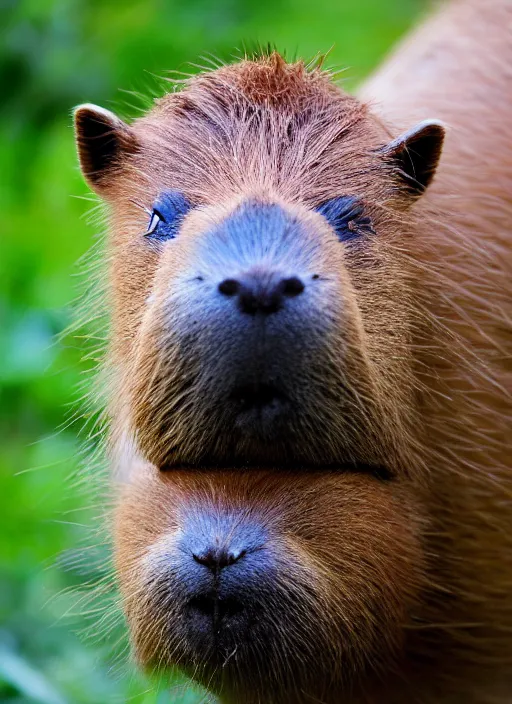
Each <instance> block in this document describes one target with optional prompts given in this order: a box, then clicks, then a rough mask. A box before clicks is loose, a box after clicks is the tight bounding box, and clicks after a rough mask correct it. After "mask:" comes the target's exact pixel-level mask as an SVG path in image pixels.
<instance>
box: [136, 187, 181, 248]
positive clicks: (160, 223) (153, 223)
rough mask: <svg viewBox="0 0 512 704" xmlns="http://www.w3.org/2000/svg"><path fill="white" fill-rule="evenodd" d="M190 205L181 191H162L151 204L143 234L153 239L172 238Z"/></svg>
mask: <svg viewBox="0 0 512 704" xmlns="http://www.w3.org/2000/svg"><path fill="white" fill-rule="evenodd" d="M191 207H192V205H191V203H190V201H189V200H188V199H187V198H186V197H185V196H184V195H183V193H180V192H179V191H164V192H163V193H161V194H160V195H159V197H158V198H157V200H156V201H155V203H154V204H153V209H152V210H151V211H150V217H149V223H148V226H147V229H146V232H145V233H144V236H145V237H148V238H151V239H153V240H170V239H173V238H174V237H176V235H177V234H178V232H179V229H180V227H181V224H182V222H183V219H184V218H185V215H186V214H187V213H188V211H189V210H190V209H191Z"/></svg>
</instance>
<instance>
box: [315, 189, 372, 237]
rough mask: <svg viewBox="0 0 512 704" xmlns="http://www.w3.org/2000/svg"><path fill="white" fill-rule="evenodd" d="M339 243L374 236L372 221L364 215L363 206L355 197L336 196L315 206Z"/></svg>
mask: <svg viewBox="0 0 512 704" xmlns="http://www.w3.org/2000/svg"><path fill="white" fill-rule="evenodd" d="M316 210H317V212H319V213H320V215H323V216H324V218H325V219H326V220H327V222H328V223H329V225H330V226H331V227H332V228H333V230H334V231H335V232H336V234H337V235H338V238H339V240H340V241H341V242H350V241H352V240H355V239H358V238H359V237H361V236H364V235H374V234H375V231H374V229H373V226H372V221H371V219H370V218H369V217H367V216H365V214H364V206H363V204H362V203H361V201H360V200H358V199H357V198H356V197H355V196H338V197H337V198H331V199H330V200H326V201H325V202H324V203H322V204H321V205H319V206H317V208H316Z"/></svg>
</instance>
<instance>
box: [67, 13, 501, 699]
mask: <svg viewBox="0 0 512 704" xmlns="http://www.w3.org/2000/svg"><path fill="white" fill-rule="evenodd" d="M511 22H512V10H511V6H510V4H508V3H507V2H506V0H486V1H485V2H484V0H480V1H477V0H469V1H468V0H466V1H462V2H456V3H454V4H453V6H451V7H450V8H448V9H447V10H445V11H443V12H442V13H441V14H440V16H439V17H438V18H435V19H434V20H432V22H431V24H430V25H427V26H426V27H425V28H424V29H422V30H420V33H419V34H418V36H417V38H416V39H415V40H414V41H413V42H412V43H411V44H410V45H408V46H405V47H404V48H403V49H402V51H401V52H400V53H399V54H398V57H397V59H395V60H394V63H393V60H392V62H391V64H390V67H389V68H387V69H386V68H384V70H383V72H382V73H381V74H380V75H377V77H376V78H375V79H374V82H373V83H372V82H370V83H369V84H368V85H367V86H366V87H365V88H364V89H363V92H362V95H363V96H364V101H363V102H361V101H360V100H358V99H355V98H353V97H350V96H347V95H345V94H344V93H343V92H342V91H340V90H339V89H338V88H337V87H336V86H335V85H334V84H333V83H332V82H331V80H330V77H329V76H328V75H327V74H324V73H323V72H322V71H320V70H318V69H313V70H311V71H309V72H308V71H307V70H305V68H304V66H303V65H302V64H300V63H298V64H292V65H288V64H286V63H285V62H284V61H283V60H282V59H281V58H280V57H279V56H277V55H275V54H274V55H272V56H270V57H266V58H265V57H264V58H261V59H258V60H255V61H248V60H247V61H242V62H241V63H239V64H236V65H233V66H227V67H223V68H220V69H219V70H217V71H215V72H213V73H211V74H203V75H201V76H199V77H197V78H194V79H192V80H191V81H190V82H189V84H188V85H187V86H186V88H185V89H184V90H183V91H181V92H178V93H174V94H170V95H167V96H165V97H164V98H162V99H161V100H160V101H158V102H157V104H156V105H155V107H154V109H153V110H152V111H151V112H150V113H149V114H148V115H147V116H145V117H143V118H141V119H139V120H137V121H135V123H134V124H133V125H132V126H131V127H130V128H127V129H128V131H127V132H123V144H124V147H123V156H122V158H119V159H118V161H117V163H116V164H111V165H110V169H109V174H108V178H107V179H103V180H101V179H100V180H93V179H94V174H91V173H89V177H90V178H91V181H93V183H94V186H95V187H96V188H97V190H98V191H99V192H101V194H102V195H104V196H105V197H106V198H107V200H108V201H109V203H110V206H111V239H110V253H111V260H112V267H111V305H112V320H113V322H112V344H111V351H110V368H111V386H112V392H113V393H112V401H111V407H110V413H111V417H112V443H111V444H112V448H113V458H114V459H113V461H114V463H115V464H116V465H117V467H118V476H119V477H120V478H122V479H123V481H124V486H123V487H122V489H121V491H120V497H119V503H118V509H117V514H116V529H115V535H116V544H117V547H116V565H117V570H118V574H119V580H120V585H121V590H122V592H123V595H124V599H125V608H126V614H127V619H128V623H129V625H130V629H131V634H132V640H133V645H134V649H135V652H136V654H137V657H138V659H139V661H140V662H141V663H142V664H145V665H148V666H151V667H158V666H164V667H165V666H167V665H169V664H172V663H178V664H180V665H182V666H183V667H184V668H185V669H186V670H187V671H188V672H189V673H190V674H191V675H193V676H195V677H197V678H198V679H199V680H201V681H202V682H203V683H204V684H206V685H209V686H211V687H212V688H213V689H214V690H215V691H217V692H220V693H221V694H222V696H223V697H224V699H225V701H227V702H239V703H242V702H243V703H244V704H245V703H247V704H253V703H254V704H256V702H265V703H267V702H269V703H270V702H272V703H273V704H281V703H282V704H292V702H308V701H322V702H333V703H334V702H339V701H347V702H367V703H370V702H371V703H375V704H377V703H378V704H385V703H386V702H389V703H390V704H391V702H393V703H403V704H406V703H408V702H411V701H415V702H424V703H428V704H431V703H433V702H447V703H451V704H454V703H455V702H459V701H466V702H468V703H470V702H474V703H475V704H476V703H477V702H478V703H483V702H489V703H490V702H497V703H500V704H505V702H507V701H508V699H509V698H510V692H511V691H512V597H511V596H510V593H511V591H512V510H511V508H512V505H511V498H512V472H511V468H510V447H509V446H510V431H511V416H512V414H511V398H510V397H511V388H512V384H511V363H510V354H511V346H512V344H511V341H512V337H511V327H510V313H511V310H512V306H511V293H512V285H511V281H512V278H511V269H512V266H511V261H510V260H511V249H512V248H511V246H510V229H511V227H512V201H511V197H510V193H511V192H512V146H511V145H512V142H511V141H510V138H509V135H508V121H509V117H510V115H511V113H512V90H511V88H510V83H509V82H510V68H509V67H510V65H511V63H512V48H511V47H512V43H511V41H510V39H511V29H510V27H511ZM436 57H441V58H439V59H437V58H436ZM368 101H370V103H371V106H370V107H368V106H367V102H368ZM427 117H439V118H442V119H444V120H445V121H446V123H447V124H448V126H449V132H448V137H447V142H446V148H445V151H444V154H443V156H442V158H441V164H440V167H439V171H438V173H437V176H436V179H435V181H434V184H433V186H432V187H431V188H430V189H429V191H428V193H427V195H426V196H424V197H422V198H421V199H419V200H418V201H417V202H415V203H412V202H411V199H410V196H409V195H407V194H406V193H405V192H404V191H403V189H402V188H401V186H400V178H399V175H397V174H396V173H395V171H394V170H393V168H392V165H391V164H390V162H389V160H387V159H386V158H383V155H382V152H380V151H379V147H382V146H383V145H384V144H386V142H388V141H389V139H390V137H391V136H396V134H397V133H398V129H397V128H396V125H399V127H405V126H410V125H411V124H412V123H413V122H414V120H415V119H424V118H427ZM385 124H389V125H395V126H393V127H389V128H388V127H386V126H385ZM79 127H80V125H79ZM122 129H123V130H124V129H125V128H124V127H123V128H122ZM79 132H80V130H79ZM83 153H84V149H82V164H83V166H84V168H85V170H86V171H87V161H86V160H85V159H84V154H83ZM114 175H115V177H114ZM168 188H179V189H180V190H182V191H183V192H185V194H186V195H187V196H188V197H189V198H190V199H191V200H192V202H193V203H194V204H197V205H198V206H200V207H198V208H197V209H196V210H194V211H192V212H191V213H190V214H189V215H188V216H187V218H186V220H185V222H184V225H183V229H182V231H181V232H180V235H179V238H178V239H176V241H173V243H172V247H165V248H163V249H162V248H155V249H151V248H150V247H149V246H148V243H147V241H145V240H144V239H143V237H142V236H141V233H143V232H144V228H145V225H146V220H145V216H144V214H143V213H142V212H141V210H140V208H138V207H137V206H136V205H134V203H141V204H144V205H145V206H147V207H151V203H152V202H153V201H154V199H155V197H156V196H157V195H158V193H159V192H160V191H161V190H162V189H168ZM347 194H348V195H357V196H358V197H360V198H361V199H362V200H363V202H364V203H365V206H366V209H367V212H368V213H369V214H370V215H371V217H372V220H373V224H374V228H375V230H376V233H377V236H376V238H375V239H373V240H372V242H371V244H369V245H368V248H367V249H366V250H365V251H364V252H362V251H361V250H360V249H356V250H355V251H353V252H352V253H351V251H350V250H349V249H348V248H345V247H344V246H343V245H342V244H341V243H339V242H337V240H336V239H335V237H334V236H333V234H332V232H331V230H330V228H329V227H328V226H327V225H326V224H325V223H324V222H323V220H322V218H320V216H319V215H318V214H316V213H314V212H312V210H311V208H312V207H313V206H315V205H317V204H318V203H320V202H322V201H324V200H326V199H327V198H331V197H335V196H339V195H347ZM248 197H251V198H256V199H258V200H260V201H263V202H273V203H279V204H281V205H282V206H283V207H284V208H285V209H287V210H288V211H289V212H290V213H293V215H294V217H295V218H296V219H297V221H299V222H300V223H302V224H303V226H304V228H305V229H306V231H307V233H308V235H307V236H308V237H309V238H314V240H315V242H316V243H319V247H318V252H319V254H318V255H317V258H316V259H315V266H317V267H318V271H319V272H320V273H321V275H322V276H324V277H325V278H326V279H328V280H330V281H332V282H333V283H332V286H333V288H332V291H331V293H328V294H326V299H325V310H326V314H327V313H328V314H329V315H332V316H334V317H335V319H336V320H337V322H338V326H337V332H336V333H335V334H333V335H332V337H331V338H330V339H329V341H328V342H329V344H328V348H329V350H330V352H329V354H328V356H327V357H326V359H325V360H324V361H323V362H322V364H323V366H322V370H321V372H322V374H323V375H324V382H325V384H324V387H322V388H323V389H324V390H322V392H321V393H320V392H318V393H319V394H320V395H319V396H317V397H311V398H310V399H309V401H310V402H311V405H313V406H314V407H315V413H313V414H311V417H308V423H307V424H305V425H304V427H301V428H300V432H298V433H297V439H296V442H295V443H294V444H293V445H292V446H290V445H286V446H278V447H277V449H276V448H274V449H273V455H272V456H268V455H266V454H265V448H261V447H253V446H247V445H244V444H243V443H238V444H237V443H233V442H232V441H231V434H230V430H231V429H228V428H224V427H222V424H221V423H216V420H215V417H214V416H215V414H214V413H213V412H212V409H211V408H210V407H209V406H208V403H209V399H208V398H207V394H206V393H204V389H205V388H206V387H201V383H200V382H199V381H198V380H197V374H196V372H195V371H194V364H195V365H198V364H199V362H198V361H197V359H195V358H194V357H193V356H192V357H189V356H186V357H184V356H183V352H182V349H181V348H180V347H179V346H178V345H177V342H176V339H175V337H173V325H178V322H179V321H178V313H177V312H175V313H172V311H171V314H170V317H165V316H164V312H166V311H167V310H168V304H169V301H171V302H172V301H175V300H177V299H176V295H177V294H176V291H177V290H178V289H177V288H176V286H177V283H176V282H177V281H178V277H179V275H180V273H181V271H182V270H183V267H184V265H185V264H186V263H187V262H190V261H194V257H195V256H196V251H197V250H196V248H197V246H198V243H200V241H201V238H202V236H203V235H204V233H205V231H207V230H208V228H210V227H211V226H212V225H213V224H215V223H218V222H221V221H222V220H223V218H225V217H226V215H227V214H228V213H230V212H232V211H233V209H234V208H236V206H237V204H238V203H239V202H240V201H241V200H242V199H244V198H248ZM173 287H174V288H173ZM150 294H151V296H152V299H151V301H150V303H149V304H148V303H147V299H148V296H150ZM173 296H174V298H173ZM339 300H341V301H342V304H343V305H340V304H339V303H338V301H339ZM173 310H178V312H179V308H178V309H173ZM173 315H174V317H173ZM166 316H167V312H166ZM341 350H343V351H344V354H341V352H340V351H341ZM209 352H210V353H211V354H212V355H213V354H214V352H215V350H209ZM312 369H313V371H315V373H316V370H315V369H314V367H312ZM318 373H320V371H318ZM312 374H313V372H312ZM315 383H316V382H315ZM339 388H343V393H340V392H339ZM325 389H326V390H325ZM322 394H323V395H322ZM322 402H323V403H322ZM205 409H206V410H205ZM315 414H316V416H315ZM315 417H317V420H316V421H315ZM144 457H145V458H149V459H150V460H151V461H152V462H153V464H151V463H149V462H147V460H146V459H143V458H144ZM353 460H358V461H364V462H371V463H374V464H383V465H385V466H386V467H388V468H389V469H390V471H391V473H392V475H393V479H392V480H391V481H389V482H384V483H383V482H379V481H378V480H377V479H375V478H372V477H369V476H368V477H366V476H362V475H358V474H356V473H352V472H347V471H340V470H342V469H344V468H346V466H347V464H348V463H350V462H352V461H353ZM223 462H224V464H223ZM241 462H250V463H251V464H252V465H256V467H254V466H253V467H251V468H249V469H242V468H240V467H239V466H238V465H239V464H240V463H241ZM186 463H189V464H193V465H198V464H199V465H200V466H202V465H203V464H206V463H208V464H209V465H212V464H213V465H214V466H213V467H211V466H210V467H208V468H203V469H197V468H196V469H184V468H182V467H183V465H184V464H186ZM166 464H169V465H172V467H173V469H172V470H171V471H170V472H168V473H164V472H160V471H159V469H157V465H158V466H159V467H162V466H163V465H166ZM284 464H286V465H287V468H286V469H285V468H283V467H282V466H281V465H284ZM290 464H291V465H292V467H293V469H290ZM312 465H313V466H314V467H312ZM327 465H329V466H327ZM333 465H335V466H333ZM216 467H217V468H216ZM197 502H202V504H203V505H204V504H207V505H211V506H213V507H217V508H218V509H219V510H221V509H222V508H223V507H226V506H227V507H230V508H231V509H233V508H236V510H239V511H241V512H242V513H243V514H244V515H252V514H254V515H257V516H259V520H264V522H265V525H266V526H267V527H268V529H269V534H270V539H269V541H270V545H271V547H273V548H275V549H276V550H279V551H280V552H279V554H286V560H284V561H283V563H282V572H281V575H280V583H279V585H278V590H279V595H280V596H279V600H278V602H277V603H275V604H270V605H268V604H265V605H264V606H265V608H266V609H267V611H266V612H265V613H266V616H265V618H266V619H267V620H270V621H271V622H272V624H273V627H274V628H273V636H272V638H271V639H269V640H265V641H261V642H260V641H256V642H255V644H254V650H253V651H251V653H250V656H247V653H246V652H245V651H244V647H243V646H241V647H240V651H239V652H235V653H233V654H232V656H230V657H229V658H228V659H227V662H226V663H223V665H224V666H222V664H220V665H219V666H218V667H213V668H212V667H208V666H206V665H205V664H204V663H202V662H198V661H197V660H194V657H193V656H192V655H191V654H190V652H189V651H188V650H187V644H186V642H185V640H184V638H183V637H182V633H181V631H180V618H181V615H180V614H181V611H180V606H181V604H180V596H179V590H178V589H177V588H176V585H174V587H175V588H174V591H173V583H172V577H171V576H170V575H169V574H168V573H167V572H166V569H167V568H165V569H164V567H163V564H164V562H165V559H167V557H166V556H168V555H170V554H171V555H172V549H173V545H174V541H175V536H176V534H177V532H179V530H180V525H181V523H180V522H181V521H182V520H183V516H186V514H187V511H189V510H190V507H191V506H194V504H195V503H197ZM262 517H263V518H262ZM262 600H263V601H264V596H262Z"/></svg>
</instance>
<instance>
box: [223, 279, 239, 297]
mask: <svg viewBox="0 0 512 704" xmlns="http://www.w3.org/2000/svg"><path fill="white" fill-rule="evenodd" d="M219 291H220V292H221V293H223V294H224V295H225V296H236V294H237V293H238V292H239V291H240V283H239V282H238V281H237V280H236V279H224V281H221V282H220V284H219Z"/></svg>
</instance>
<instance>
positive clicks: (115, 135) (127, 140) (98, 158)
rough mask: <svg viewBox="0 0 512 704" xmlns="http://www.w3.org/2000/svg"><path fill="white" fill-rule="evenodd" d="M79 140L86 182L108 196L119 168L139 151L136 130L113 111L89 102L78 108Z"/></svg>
mask: <svg viewBox="0 0 512 704" xmlns="http://www.w3.org/2000/svg"><path fill="white" fill-rule="evenodd" d="M75 138H76V144H77V148H78V158H79V160H80V168H81V169H82V173H83V175H84V178H85V180H86V181H87V183H88V184H89V186H90V187H91V188H92V189H93V191H96V193H98V195H100V196H103V197H107V196H108V193H109V191H110V187H111V185H112V183H113V179H114V177H115V172H116V169H117V168H118V167H119V166H121V164H122V162H123V159H124V157H126V156H127V155H129V154H130V153H133V152H134V151H136V149H137V140H136V138H135V135H134V133H133V131H132V129H131V128H130V127H129V126H128V125H127V124H126V123H125V122H123V121H122V120H121V119H119V117H117V115H114V113H113V112H110V111H109V110H105V109H104V108H100V107H98V106H97V105H92V104H89V103H86V104H84V105H79V106H78V107H77V108H75Z"/></svg>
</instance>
